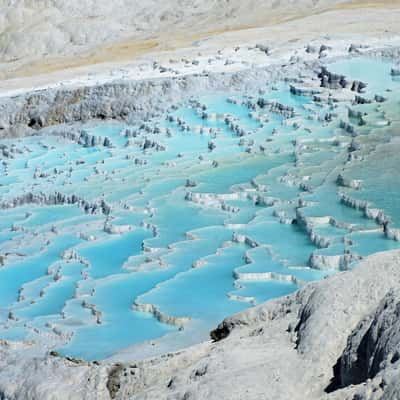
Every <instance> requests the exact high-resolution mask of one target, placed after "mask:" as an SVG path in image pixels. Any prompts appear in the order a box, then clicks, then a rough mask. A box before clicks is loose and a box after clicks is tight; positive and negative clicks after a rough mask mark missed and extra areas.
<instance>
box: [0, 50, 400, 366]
mask: <svg viewBox="0 0 400 400" xmlns="http://www.w3.org/2000/svg"><path fill="white" fill-rule="evenodd" d="M391 65H392V64H391V63H390V62H389V61H387V62H382V61H378V60H369V59H365V58H361V59H352V60H346V61H339V62H337V63H334V64H332V65H330V66H329V69H330V70H332V71H334V72H337V73H342V74H345V75H347V76H348V77H349V78H350V79H359V80H362V81H365V82H367V83H368V87H367V90H366V92H365V94H363V95H364V96H366V97H368V98H370V99H373V96H374V95H375V94H377V93H379V94H381V95H383V96H385V97H386V98H387V101H386V102H384V103H379V104H378V103H372V104H365V105H354V104H350V103H349V102H340V103H337V104H336V105H335V112H336V113H337V114H338V118H337V119H334V120H333V121H331V122H324V123H322V122H321V120H319V118H323V117H324V115H325V114H326V113H328V112H331V111H332V107H331V105H329V104H325V103H320V104H314V103H313V101H312V99H311V98H309V97H302V96H294V95H292V94H291V93H290V91H289V87H288V85H287V84H286V83H281V84H278V85H276V88H275V89H274V90H269V91H267V92H266V93H265V94H264V95H253V97H252V96H251V94H250V96H249V95H243V96H241V95H239V94H237V93H236V94H234V95H233V96H230V95H229V94H224V95H221V94H218V95H216V94H205V95H204V96H200V97H199V98H198V99H195V100H196V101H198V102H199V103H197V105H196V103H195V102H189V103H188V104H186V105H183V106H181V107H180V108H178V109H177V110H175V111H173V112H171V113H170V115H169V117H170V118H169V120H166V118H165V117H166V116H165V115H164V116H162V117H161V118H159V119H154V120H151V121H148V122H147V123H146V125H147V127H148V128H149V129H147V130H146V129H144V128H143V126H142V127H141V126H125V125H123V124H116V123H90V124H87V125H83V126H81V127H80V128H82V129H86V130H87V131H88V132H89V133H90V134H93V135H96V136H99V137H103V138H104V137H106V136H107V137H109V138H110V140H111V142H112V147H111V148H105V147H103V146H97V147H94V148H86V147H83V146H81V145H79V144H76V143H72V142H69V141H67V140H64V139H60V138H56V137H45V136H43V137H41V136H38V137H31V138H23V139H16V140H15V143H14V144H15V145H16V146H17V147H19V148H20V149H24V151H23V152H22V153H21V154H16V155H15V158H13V159H9V160H6V164H5V165H7V166H8V169H6V168H5V167H4V168H3V167H2V169H1V170H0V171H1V173H0V200H1V202H2V203H3V202H7V201H12V200H13V199H14V198H16V197H18V196H21V195H23V194H25V193H27V192H28V191H31V192H33V193H46V194H51V193H54V192H61V193H64V194H67V195H72V194H75V195H78V196H80V197H81V198H83V199H84V200H85V201H87V202H94V203H99V202H100V201H102V200H103V201H105V202H106V203H107V204H108V205H110V207H111V211H110V213H109V215H104V214H102V213H101V212H97V213H95V214H91V213H90V212H89V213H85V210H84V209H83V208H81V207H79V206H78V205H57V206H54V205H44V206H39V205H31V204H26V205H23V206H20V207H16V208H10V209H3V210H0V255H1V256H2V257H3V258H2V262H3V264H4V265H3V266H2V267H1V268H0V338H6V339H11V340H21V339H32V338H34V339H35V340H37V339H38V338H40V336H41V334H50V335H52V334H55V333H54V332H55V330H56V331H61V332H63V333H68V334H71V335H72V336H71V340H70V341H69V342H68V343H67V344H66V345H65V346H64V347H62V348H59V349H57V350H59V351H60V353H61V354H64V355H70V356H74V357H78V358H84V359H90V360H95V359H103V358H106V357H109V356H112V355H114V354H115V353H116V352H118V351H119V350H123V349H125V348H126V347H129V346H131V345H135V344H138V343H141V342H143V341H146V340H153V339H157V338H160V337H162V336H163V335H165V334H167V333H175V334H176V335H178V338H179V340H180V341H181V343H182V346H184V345H185V344H191V343H192V341H193V339H192V338H190V337H189V336H190V334H189V336H188V335H185V332H186V329H185V326H184V327H183V328H184V329H183V330H180V329H179V328H180V323H179V324H177V325H169V324H166V323H161V322H159V320H158V319H157V318H156V315H153V314H151V313H147V312H139V311H138V310H137V308H135V307H134V304H136V305H137V304H141V305H143V304H152V305H153V306H154V307H155V308H156V309H157V310H159V311H160V312H161V313H162V314H163V315H164V316H168V317H171V318H172V319H173V318H186V319H188V322H187V324H189V325H190V324H192V326H195V327H197V328H196V329H199V330H200V331H199V332H198V333H199V334H198V335H196V337H201V338H202V339H207V337H208V332H209V330H210V329H212V327H214V326H215V325H216V324H217V323H218V322H220V320H221V319H223V318H224V317H225V316H227V315H230V314H232V313H235V312H237V311H240V310H243V309H245V308H246V307H251V306H253V305H255V304H258V303H260V302H263V301H266V300H268V299H271V298H275V297H279V296H284V295H286V294H289V293H291V292H293V291H295V290H297V289H298V288H299V287H300V286H301V285H303V284H305V283H306V282H309V281H313V280H318V279H322V278H324V277H325V276H327V275H330V274H332V273H334V272H335V271H336V270H338V269H339V266H338V265H335V264H329V263H327V264H326V265H325V270H317V269H313V268H310V258H311V257H312V255H317V256H319V257H326V259H328V260H334V259H336V258H337V257H336V256H341V255H344V254H349V253H351V254H354V255H355V256H357V257H359V256H361V257H365V256H367V255H369V254H372V253H375V252H378V251H383V250H390V249H396V248H398V247H399V246H398V242H395V241H392V240H389V239H387V238H386V237H385V235H384V232H383V228H382V226H380V225H378V224H377V222H376V221H374V220H371V219H368V218H366V216H365V213H364V211H363V210H358V209H354V208H352V207H350V206H349V205H346V204H345V203H343V202H342V201H341V200H340V196H339V193H346V194H347V195H349V196H351V197H352V198H354V199H360V200H366V201H368V202H369V205H370V207H376V208H379V209H382V210H383V211H384V212H385V214H386V215H388V216H389V217H390V219H391V224H392V226H395V227H396V226H398V225H399V223H400V208H399V202H398V198H399V192H398V190H399V189H398V188H399V183H400V182H398V174H396V173H395V171H397V170H398V167H399V166H398V157H397V155H398V151H399V150H400V141H399V140H398V137H399V132H400V126H399V120H398V112H399V104H400V96H399V91H398V89H399V82H398V81H396V80H393V79H392V78H391V77H390V68H391ZM387 89H390V90H391V91H387ZM228 97H231V98H232V99H234V101H233V100H232V99H230V101H227V99H228ZM258 97H263V98H264V99H266V100H270V101H277V102H280V103H282V104H284V105H286V106H291V107H293V108H294V110H295V114H296V117H295V118H294V119H291V118H285V117H283V116H282V115H279V114H278V113H276V112H272V111H269V110H268V108H264V109H262V108H259V107H256V108H255V110H252V109H250V108H248V102H249V101H250V102H253V103H256V101H257V99H258ZM198 104H200V105H201V106H202V108H201V109H200V108H199V107H198ZM348 107H351V108H353V109H354V110H357V111H360V112H362V113H363V114H364V116H363V118H364V119H365V121H366V123H365V125H362V126H361V125H357V121H356V120H354V118H349V117H348ZM203 112H205V113H206V114H207V115H208V117H207V118H204V116H203ZM396 116H397V117H396ZM226 118H227V119H228V120H230V121H233V125H234V126H235V125H236V126H237V128H238V129H239V128H240V129H241V130H242V135H241V136H240V135H238V133H237V131H235V129H237V128H235V127H233V129H232V127H231V126H230V124H228V123H226V122H225V119H226ZM339 120H344V121H346V122H349V123H351V124H356V125H355V126H356V130H357V135H356V137H355V138H353V137H352V136H351V135H349V134H348V133H346V132H345V131H344V130H343V129H341V128H340V126H339ZM182 121H183V122H184V126H185V128H184V130H182V126H183V125H182ZM261 121H263V122H261ZM388 121H389V122H390V123H389V122H388ZM154 127H157V129H158V130H156V131H153V130H152V128H154ZM126 129H128V130H131V131H135V132H136V133H137V134H138V135H137V137H136V138H134V140H129V141H128V138H127V137H125V130H126ZM167 129H168V130H169V134H168V135H167V134H166V132H167ZM210 129H211V131H210ZM145 138H147V139H150V140H154V141H155V142H157V143H158V144H159V145H162V146H163V148H162V149H161V150H160V149H158V150H157V149H156V148H150V149H147V150H143V149H142V148H141V146H142V144H143V142H144V139H145ZM131 139H132V138H131ZM352 141H355V142H357V144H358V148H357V150H355V151H354V152H353V155H352V159H351V161H349V150H348V148H349V145H350V143H351V142H352ZM3 142H4V144H10V143H11V142H10V141H9V140H4V141H3ZM210 143H212V145H211V144H210ZM27 149H29V151H28V150H27ZM135 159H136V161H135ZM137 160H139V161H137ZM38 170H39V171H40V172H42V174H41V175H40V176H39V175H38V173H37V171H38ZM35 171H36V173H35ZM339 174H341V176H342V177H344V179H345V180H347V181H351V180H353V181H357V182H358V181H360V182H361V184H360V186H359V187H356V188H354V187H353V188H351V187H348V186H349V185H348V186H346V185H343V184H340V183H338V179H337V178H338V175H339ZM347 181H346V182H347ZM304 221H307V224H306V223H305V222H304ZM107 224H108V225H110V224H111V225H112V226H114V227H118V226H122V227H123V226H125V228H126V231H124V232H122V233H108V232H106V230H105V229H104V227H105V225H107ZM128 225H129V229H128V228H127V226H128ZM335 257H336V258H335ZM329 265H330V267H329ZM349 267H350V268H351V267H353V264H352V265H350V266H349ZM96 313H97V314H96ZM95 314H96V315H95ZM10 317H11V318H10ZM28 326H29V329H28ZM31 328H33V329H35V330H36V332H38V333H37V334H35V335H36V336H34V337H33V336H32V335H33V333H32V329H31ZM55 328H57V329H55ZM188 332H190V329H189V330H188Z"/></svg>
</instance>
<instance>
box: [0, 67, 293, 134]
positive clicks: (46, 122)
mask: <svg viewBox="0 0 400 400" xmlns="http://www.w3.org/2000/svg"><path fill="white" fill-rule="evenodd" d="M293 69H294V68H293V66H288V67H286V68H282V69H281V70H277V69H276V68H272V67H271V68H266V69H252V70H247V71H240V72H235V73H226V74H225V73H215V74H208V73H206V74H203V75H188V76H184V77H176V78H161V79H156V80H142V81H118V82H114V83H107V84H103V85H98V86H93V87H76V88H68V89H48V90H43V91H38V92H30V93H27V94H24V95H20V96H16V97H12V98H1V99H0V137H5V136H19V135H25V134H29V133H35V132H36V131H37V130H39V129H41V128H43V127H47V126H51V125H56V124H60V123H69V122H74V121H81V122H85V121H88V120H91V119H118V120H124V121H135V120H143V119H148V118H150V117H152V116H155V115H158V114H159V113H161V112H165V111H166V110H168V109H169V107H171V105H172V104H177V103H179V102H180V101H183V100H186V99H188V98H189V97H190V96H191V95H193V94H194V93H198V92H199V91H200V90H204V91H207V90H213V91H219V90H228V89H229V90H230V91H234V90H239V89H240V90H245V89H246V88H247V89H249V88H254V90H255V88H257V87H262V86H264V85H266V84H267V83H268V82H271V81H275V80H277V79H279V78H283V77H284V76H285V75H287V74H290V71H291V70H293Z"/></svg>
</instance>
